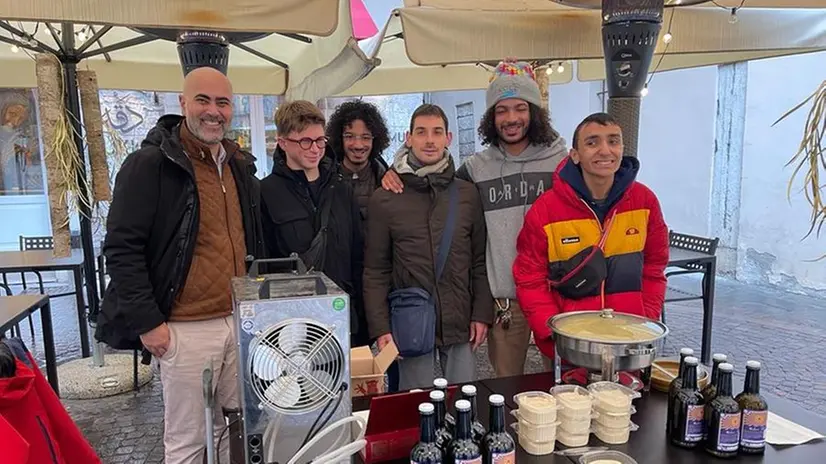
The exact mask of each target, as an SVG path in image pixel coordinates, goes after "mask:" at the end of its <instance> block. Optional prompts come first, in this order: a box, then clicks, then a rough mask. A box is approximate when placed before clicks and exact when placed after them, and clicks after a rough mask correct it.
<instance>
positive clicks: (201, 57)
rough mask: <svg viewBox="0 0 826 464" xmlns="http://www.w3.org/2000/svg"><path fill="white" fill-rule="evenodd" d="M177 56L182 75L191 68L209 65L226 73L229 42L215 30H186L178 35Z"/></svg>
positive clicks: (187, 72)
mask: <svg viewBox="0 0 826 464" xmlns="http://www.w3.org/2000/svg"><path fill="white" fill-rule="evenodd" d="M177 42H178V57H179V58H180V60H181V66H182V67H183V71H184V76H186V75H187V74H189V73H190V71H192V70H193V69H196V68H200V67H203V66H209V67H211V68H215V69H217V70H218V71H221V72H222V73H223V74H226V73H227V67H228V66H229V42H227V38H226V36H224V35H223V34H219V33H217V32H207V31H187V32H181V33H180V34H179V35H178V39H177Z"/></svg>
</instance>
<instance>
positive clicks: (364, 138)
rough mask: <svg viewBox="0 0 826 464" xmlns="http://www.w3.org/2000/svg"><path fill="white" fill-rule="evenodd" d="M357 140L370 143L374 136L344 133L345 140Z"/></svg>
mask: <svg viewBox="0 0 826 464" xmlns="http://www.w3.org/2000/svg"><path fill="white" fill-rule="evenodd" d="M356 140H361V141H362V142H364V143H369V142H372V141H373V136H372V135H370V134H364V135H355V134H344V141H345V142H354V141H356Z"/></svg>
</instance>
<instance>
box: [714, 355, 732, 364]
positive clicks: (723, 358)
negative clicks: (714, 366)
mask: <svg viewBox="0 0 826 464" xmlns="http://www.w3.org/2000/svg"><path fill="white" fill-rule="evenodd" d="M711 359H713V360H715V361H717V362H720V363H724V362H726V361H728V356H726V355H724V354H723V353H714V356H712V357H711Z"/></svg>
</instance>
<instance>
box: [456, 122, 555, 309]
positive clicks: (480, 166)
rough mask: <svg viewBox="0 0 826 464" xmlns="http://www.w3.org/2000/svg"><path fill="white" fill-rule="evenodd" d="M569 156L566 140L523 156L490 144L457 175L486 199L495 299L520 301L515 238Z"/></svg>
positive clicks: (489, 263) (532, 147)
mask: <svg viewBox="0 0 826 464" xmlns="http://www.w3.org/2000/svg"><path fill="white" fill-rule="evenodd" d="M567 154H568V150H567V148H566V144H565V140H564V139H563V138H562V137H559V138H557V139H556V140H555V141H554V142H553V143H552V144H551V146H549V147H546V146H538V145H529V146H528V148H526V149H525V151H523V152H522V153H520V154H519V155H518V156H511V155H508V154H506V153H505V152H504V151H503V150H502V149H501V148H499V147H498V146H491V147H488V148H487V149H486V150H484V151H482V152H480V153H477V154H475V155H473V156H472V157H470V158H468V159H467V161H465V163H464V164H463V165H462V166H461V167H460V168H459V169H458V171H457V172H456V177H458V178H460V179H464V180H468V181H470V182H473V183H475V184H476V188H478V189H479V196H481V197H482V207H483V208H484V209H485V222H486V224H487V228H488V246H487V270H488V281H490V289H491V292H492V293H493V296H494V297H495V298H512V299H515V298H516V285H515V284H514V282H513V270H512V267H513V261H514V259H516V237H517V236H518V235H519V231H520V230H522V223H523V221H524V219H525V214H526V213H527V212H528V209H529V208H530V206H531V205H532V204H533V203H534V202H535V201H536V199H537V198H539V196H540V195H541V194H542V193H543V192H545V191H546V190H548V189H550V188H551V182H552V179H553V173H554V171H555V170H556V167H557V165H558V164H559V162H560V161H562V159H563V158H565V156H566V155H567Z"/></svg>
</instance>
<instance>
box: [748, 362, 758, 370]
mask: <svg viewBox="0 0 826 464" xmlns="http://www.w3.org/2000/svg"><path fill="white" fill-rule="evenodd" d="M746 369H751V370H755V371H757V370H760V361H749V362H747V363H746Z"/></svg>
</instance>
